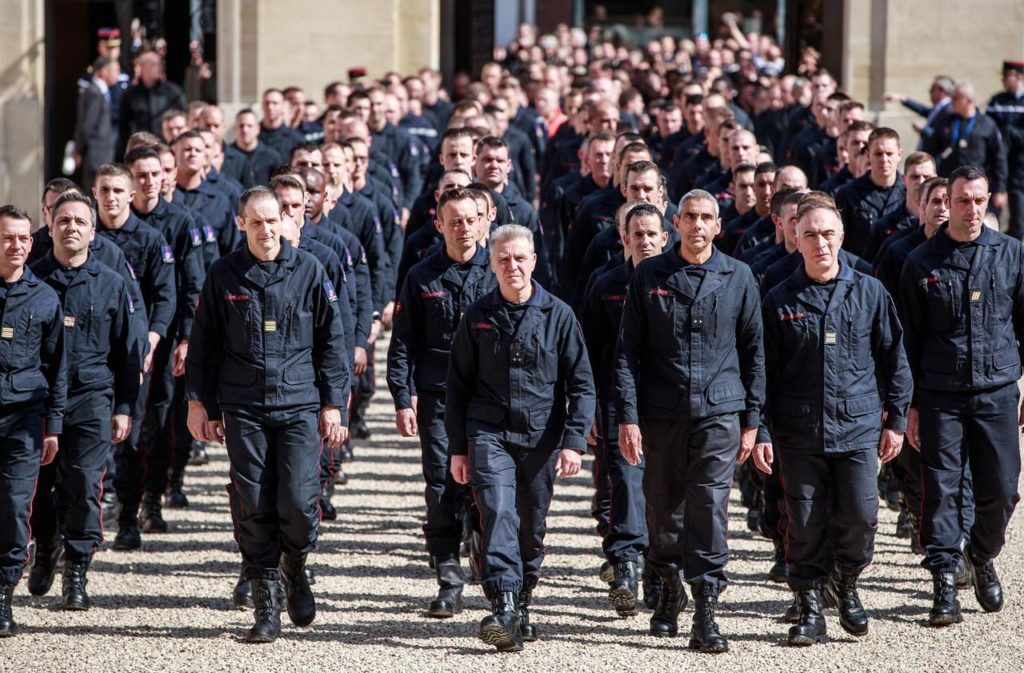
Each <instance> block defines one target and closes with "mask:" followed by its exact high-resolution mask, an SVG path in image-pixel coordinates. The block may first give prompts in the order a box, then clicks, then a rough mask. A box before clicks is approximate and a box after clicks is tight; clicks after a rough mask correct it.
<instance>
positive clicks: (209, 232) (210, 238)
mask: <svg viewBox="0 0 1024 673" xmlns="http://www.w3.org/2000/svg"><path fill="white" fill-rule="evenodd" d="M203 234H204V235H205V237H206V242H207V243H216V242H217V232H216V231H214V230H213V227H211V226H210V225H208V224H204V225H203Z"/></svg>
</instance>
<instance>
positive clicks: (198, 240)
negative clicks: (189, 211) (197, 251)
mask: <svg viewBox="0 0 1024 673" xmlns="http://www.w3.org/2000/svg"><path fill="white" fill-rule="evenodd" d="M188 235H189V236H190V237H191V239H192V247H193V248H198V247H199V246H201V245H202V244H203V237H202V235H201V234H200V233H199V230H198V229H196V228H195V227H189V230H188Z"/></svg>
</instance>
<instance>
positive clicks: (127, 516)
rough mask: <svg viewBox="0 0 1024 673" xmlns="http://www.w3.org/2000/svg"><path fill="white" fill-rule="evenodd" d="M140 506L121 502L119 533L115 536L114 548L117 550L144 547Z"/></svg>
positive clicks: (118, 519)
mask: <svg viewBox="0 0 1024 673" xmlns="http://www.w3.org/2000/svg"><path fill="white" fill-rule="evenodd" d="M138 509H139V508H138V507H137V506H131V505H125V504H124V503H121V511H120V512H119V513H118V515H117V535H115V536H114V544H113V545H112V548H113V549H114V550H116V551H135V550H137V549H142V534H141V533H140V532H139V515H138Z"/></svg>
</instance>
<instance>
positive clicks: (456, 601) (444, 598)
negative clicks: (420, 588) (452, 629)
mask: <svg viewBox="0 0 1024 673" xmlns="http://www.w3.org/2000/svg"><path fill="white" fill-rule="evenodd" d="M433 561H434V572H436V573H437V584H438V586H439V587H440V588H439V589H438V591H437V598H435V599H434V600H432V601H430V607H429V608H428V609H427V614H428V615H430V616H431V617H436V618H438V619H443V618H446V617H454V616H455V615H457V614H458V613H460V612H462V588H463V587H464V586H465V584H466V580H465V577H463V575H462V566H461V565H459V557H458V556H435V557H434V558H433Z"/></svg>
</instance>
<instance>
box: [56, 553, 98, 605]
mask: <svg viewBox="0 0 1024 673" xmlns="http://www.w3.org/2000/svg"><path fill="white" fill-rule="evenodd" d="M88 571H89V561H72V560H70V559H68V560H67V561H65V563H64V578H63V581H62V582H61V595H62V596H63V599H64V600H63V602H62V603H61V608H62V609H64V610H88V609H89V607H90V606H91V605H92V601H90V600H89V594H88V593H86V591H85V585H86V584H88V583H89V580H88V579H87V578H86V574H87V573H88Z"/></svg>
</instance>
